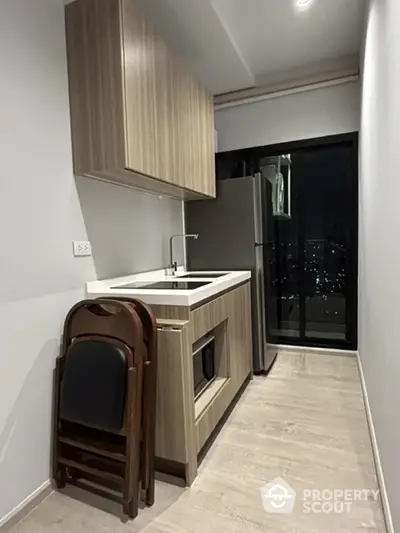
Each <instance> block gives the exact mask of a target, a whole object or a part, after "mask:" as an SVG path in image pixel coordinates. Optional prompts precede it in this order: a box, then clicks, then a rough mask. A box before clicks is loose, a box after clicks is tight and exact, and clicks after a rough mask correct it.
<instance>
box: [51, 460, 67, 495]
mask: <svg viewBox="0 0 400 533" xmlns="http://www.w3.org/2000/svg"><path fill="white" fill-rule="evenodd" d="M54 481H55V482H56V487H57V488H58V489H63V488H64V487H65V485H66V484H67V469H66V468H65V466H64V465H61V464H58V465H57V468H56V471H55V475H54Z"/></svg>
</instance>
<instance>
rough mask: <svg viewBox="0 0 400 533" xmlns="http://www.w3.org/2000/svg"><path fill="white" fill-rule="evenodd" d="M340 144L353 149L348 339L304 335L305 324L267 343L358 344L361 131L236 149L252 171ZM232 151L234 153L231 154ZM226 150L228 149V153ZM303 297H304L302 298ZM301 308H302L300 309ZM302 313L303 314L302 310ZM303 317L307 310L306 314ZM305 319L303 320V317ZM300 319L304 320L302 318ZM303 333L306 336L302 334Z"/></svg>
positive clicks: (352, 346) (347, 346) (343, 346)
mask: <svg viewBox="0 0 400 533" xmlns="http://www.w3.org/2000/svg"><path fill="white" fill-rule="evenodd" d="M338 144H347V145H349V146H351V149H352V183H351V195H352V199H351V201H352V204H353V209H352V234H351V238H352V245H353V248H352V250H351V253H350V255H349V267H348V276H349V278H350V279H349V280H347V281H346V291H345V298H346V338H347V339H349V340H345V341H340V340H329V339H328V340H326V339H320V338H310V337H307V338H306V337H305V335H304V333H305V331H304V329H305V324H303V325H301V324H300V337H299V338H288V337H284V336H279V337H275V336H274V337H273V336H271V335H270V334H268V338H267V340H268V342H278V343H282V344H288V345H297V346H298V345H302V346H311V347H323V348H327V347H329V348H338V349H350V350H356V349H357V346H358V331H357V330H358V327H357V324H358V179H359V175H358V132H352V133H345V134H339V135H329V136H326V137H317V138H312V139H305V140H301V141H293V142H286V143H279V144H274V145H266V146H257V147H254V148H245V149H243V150H234V151H232V152H235V153H236V155H237V156H238V157H240V158H241V159H243V161H244V164H243V167H244V168H247V169H248V171H247V175H248V174H249V170H251V173H252V174H253V173H255V172H258V171H259V160H260V159H261V158H265V157H271V156H276V155H280V154H283V153H293V152H296V151H299V150H303V149H305V148H321V147H324V146H334V145H338ZM232 152H231V153H232ZM225 153H226V152H225ZM300 300H301V299H300ZM300 311H301V310H300ZM303 311H304V310H303ZM300 315H301V313H300ZM303 317H304V313H303ZM303 321H304V319H303ZM300 322H301V320H300ZM301 333H303V335H301Z"/></svg>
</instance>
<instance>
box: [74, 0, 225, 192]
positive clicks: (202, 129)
mask: <svg viewBox="0 0 400 533" xmlns="http://www.w3.org/2000/svg"><path fill="white" fill-rule="evenodd" d="M66 29H67V52H68V73H69V89H70V107H71V127H72V144H73V158H74V171H75V173H76V174H78V175H84V176H89V177H95V178H99V179H104V180H107V181H114V182H119V183H123V184H126V185H130V186H132V187H137V188H140V189H143V190H147V191H150V192H154V193H158V194H163V195H167V196H172V197H176V198H180V199H186V200H190V199H200V198H206V197H214V196H215V164H214V145H213V139H214V114H213V102H212V96H211V95H210V94H209V93H208V92H207V91H206V89H205V88H204V87H203V86H202V85H201V84H200V83H199V82H198V81H197V80H196V79H195V77H194V76H193V75H192V74H191V73H190V72H189V70H188V69H187V68H186V66H185V65H184V64H183V63H182V61H181V60H180V59H179V58H177V57H176V56H175V55H174V54H173V53H172V51H171V50H170V49H169V48H168V47H167V45H166V44H165V42H164V40H163V39H162V38H161V37H160V36H159V35H158V34H157V32H156V30H155V29H154V27H153V25H152V24H151V23H150V22H149V21H148V20H147V19H146V18H145V17H144V16H143V15H142V13H141V12H140V9H139V8H138V6H137V0H76V1H75V2H72V3H71V4H68V5H67V6H66Z"/></svg>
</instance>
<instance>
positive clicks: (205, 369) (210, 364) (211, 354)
mask: <svg viewBox="0 0 400 533" xmlns="http://www.w3.org/2000/svg"><path fill="white" fill-rule="evenodd" d="M215 377H216V376H215V337H214V335H207V336H205V337H203V338H201V339H200V340H199V341H197V342H196V343H195V344H194V345H193V382H194V396H195V399H197V398H198V397H199V396H200V395H201V394H202V393H203V392H204V391H205V390H206V389H207V387H208V386H209V385H210V384H211V383H212V382H213V381H214V380H215Z"/></svg>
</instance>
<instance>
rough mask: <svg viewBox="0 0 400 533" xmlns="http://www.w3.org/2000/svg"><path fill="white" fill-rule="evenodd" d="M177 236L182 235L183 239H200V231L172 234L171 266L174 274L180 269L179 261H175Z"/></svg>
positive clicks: (170, 246) (170, 242) (170, 247)
mask: <svg viewBox="0 0 400 533" xmlns="http://www.w3.org/2000/svg"><path fill="white" fill-rule="evenodd" d="M175 237H181V238H182V239H189V238H192V239H198V238H199V234H198V233H182V234H177V235H172V236H171V238H170V239H169V258H170V262H171V268H172V273H173V275H176V272H177V270H178V263H177V262H176V261H174V239H175Z"/></svg>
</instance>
